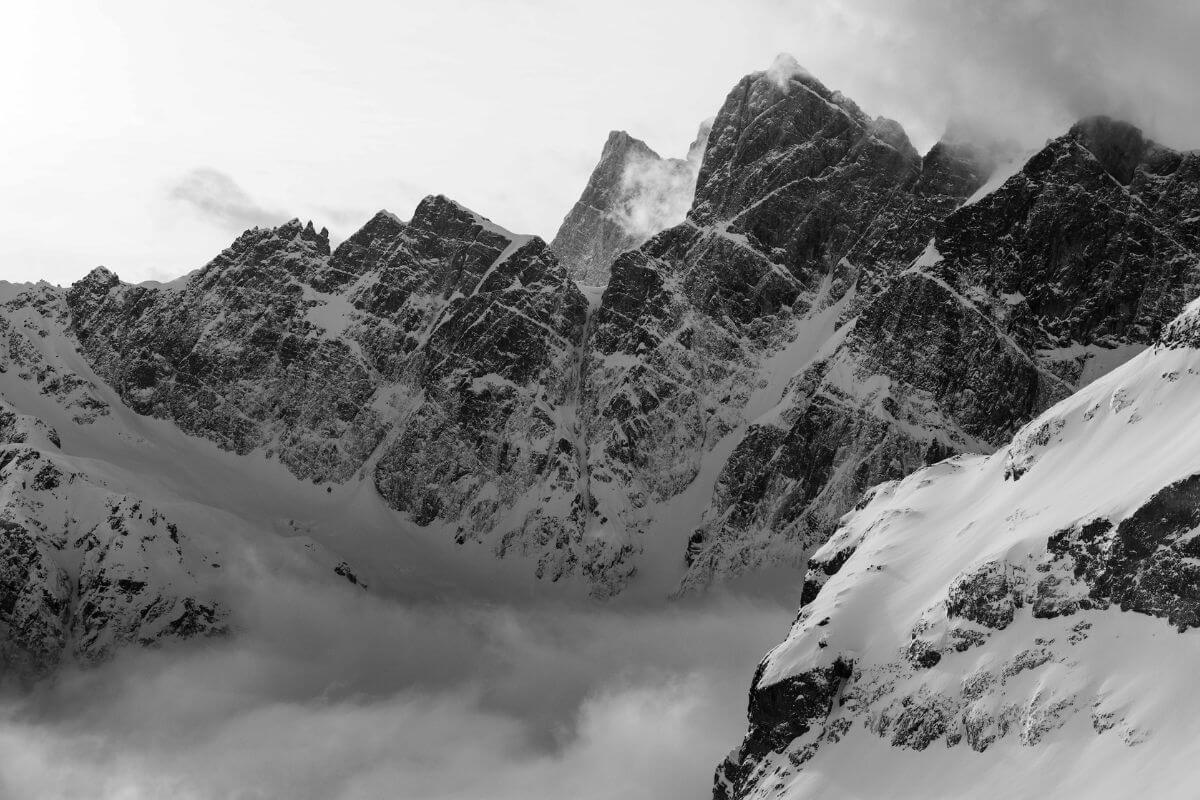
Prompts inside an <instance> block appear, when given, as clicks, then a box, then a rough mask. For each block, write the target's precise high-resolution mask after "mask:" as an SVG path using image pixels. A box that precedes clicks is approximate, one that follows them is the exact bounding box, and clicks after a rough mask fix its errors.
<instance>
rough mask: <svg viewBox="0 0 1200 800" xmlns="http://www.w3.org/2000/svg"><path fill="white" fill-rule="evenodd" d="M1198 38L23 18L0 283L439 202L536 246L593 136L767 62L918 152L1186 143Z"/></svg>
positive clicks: (742, 12)
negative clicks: (967, 122)
mask: <svg viewBox="0 0 1200 800" xmlns="http://www.w3.org/2000/svg"><path fill="white" fill-rule="evenodd" d="M1197 34H1200V4H1198V3H1194V2H1189V0H1178V1H1177V2H1167V1H1166V0H1164V1H1162V2H1153V1H1151V2H1136V3H1135V2H1111V1H1109V2H1106V1H1105V0H1054V2H1049V1H1048V0H1047V1H1043V0H1013V1H1012V2H998V1H997V2H978V3H972V2H967V1H966V0H920V1H919V0H857V1H855V0H794V1H793V2H782V1H781V0H628V1H627V0H605V1H604V2H598V1H595V2H570V1H565V0H553V1H551V0H504V2H500V1H499V0H438V2H429V0H419V1H418V0H411V1H403V0H402V1H400V2H386V3H385V2H366V1H365V0H343V2H339V3H337V4H331V3H329V2H325V1H324V0H322V1H321V2H317V1H316V0H288V1H287V2H254V3H245V2H233V1H232V0H211V1H210V2H204V3H174V2H172V3H164V2H157V1H154V0H146V1H145V2H133V1H132V0H105V1H104V2H101V0H73V1H71V2H66V1H64V0H39V2H23V3H14V4H10V5H9V6H8V7H6V9H5V19H4V24H3V28H2V30H0V96H2V97H3V99H4V107H5V123H4V125H3V126H0V188H2V191H0V214H2V215H3V219H4V222H5V232H4V235H3V236H0V278H7V279H9V280H31V279H36V278H43V277H44V278H47V279H49V280H52V281H55V282H69V281H71V280H74V279H76V278H78V277H79V276H80V275H82V274H83V273H85V272H86V271H87V270H88V269H90V268H91V267H93V266H96V265H98V264H104V265H106V266H108V267H110V268H111V269H113V270H115V271H116V272H117V273H118V274H119V275H121V276H122V277H123V278H125V279H126V280H135V281H136V280H145V279H165V278H172V277H175V276H177V275H179V274H182V273H183V272H186V271H188V270H191V269H194V268H195V267H198V266H200V265H202V264H203V263H204V262H205V261H207V260H208V259H209V258H211V257H212V256H213V255H215V254H216V253H217V252H218V251H219V250H220V249H221V248H222V247H224V246H225V245H226V244H228V243H229V241H231V240H232V238H233V237H234V236H236V234H237V233H238V232H240V231H241V230H242V229H244V228H246V227H248V226H251V225H254V224H266V223H278V222H280V221H283V220H285V219H287V218H289V217H292V216H300V217H302V218H306V219H307V218H312V219H313V220H314V221H315V222H316V223H317V225H318V226H320V225H326V226H328V227H329V228H330V230H331V231H332V232H333V233H334V235H335V237H337V238H341V237H344V236H346V235H348V234H349V233H351V232H353V230H355V229H356V228H357V227H358V226H359V225H361V224H362V223H363V222H365V221H366V219H368V218H369V216H370V215H371V214H372V213H373V212H374V211H376V210H378V209H379V208H387V209H389V210H391V211H394V212H396V213H397V214H399V215H400V216H402V217H405V218H407V217H408V216H409V215H410V214H411V211H412V209H413V207H414V206H415V205H416V203H417V201H418V200H419V199H420V198H421V197H423V196H424V195H426V194H429V193H443V194H447V195H449V196H451V197H453V198H455V199H457V200H459V201H460V202H462V203H464V204H466V205H468V206H470V207H472V208H474V209H475V210H476V211H478V212H479V213H482V214H484V215H486V216H488V217H491V218H492V219H493V220H495V221H496V222H498V223H500V224H502V225H505V226H506V227H509V228H512V229H514V230H518V231H522V232H532V233H538V234H540V235H542V236H544V237H546V238H550V237H551V236H552V235H553V234H554V231H555V228H556V227H557V224H558V222H559V221H560V220H561V218H562V216H563V214H565V213H566V211H567V210H568V208H569V207H570V205H571V204H572V202H573V201H574V200H575V198H576V197H577V196H578V194H579V192H580V190H581V189H582V187H583V184H584V182H585V180H586V178H587V175H588V173H589V171H590V170H591V167H592V166H593V165H594V163H595V160H596V158H597V156H598V155H599V151H600V148H601V146H602V144H603V142H604V139H605V136H606V134H607V132H608V131H609V130H611V129H614V128H623V129H625V130H628V131H629V132H630V133H631V134H633V135H635V136H638V137H640V138H643V139H645V140H646V141H648V142H649V143H650V145H651V146H652V147H654V148H656V149H657V150H659V152H660V153H662V154H664V155H683V153H684V151H685V149H686V147H687V145H688V143H689V142H690V141H691V139H692V137H693V136H694V134H695V129H696V126H697V124H698V123H699V122H700V120H702V119H704V118H706V117H709V116H712V115H713V114H715V113H716V111H717V109H718V108H719V106H720V104H721V101H722V100H723V98H724V96H725V94H726V92H727V91H728V90H729V88H730V87H732V85H733V84H734V83H735V82H736V81H737V80H738V78H740V77H741V76H742V75H744V74H746V73H747V72H751V71H754V70H757V69H763V68H765V67H766V66H767V65H769V64H770V63H771V61H772V60H773V59H774V57H775V55H776V54H777V53H779V52H782V51H786V52H790V53H792V54H793V55H795V57H796V58H797V60H798V61H799V62H800V63H801V64H802V65H804V66H805V67H806V68H808V69H809V70H810V71H812V72H813V73H815V74H816V75H817V76H818V77H819V78H821V79H822V80H823V81H824V82H825V83H826V84H827V85H829V86H830V87H831V88H835V89H841V90H842V91H844V92H845V93H846V94H847V95H849V96H850V97H852V98H854V99H855V100H856V101H857V102H858V103H859V104H860V105H861V106H862V107H863V108H864V110H865V111H867V112H868V113H870V114H882V115H885V116H890V117H893V118H895V119H897V120H899V121H900V122H901V123H902V124H903V125H904V126H905V128H906V129H907V130H908V131H909V133H910V136H911V137H912V138H913V140H914V143H915V144H917V146H918V147H919V148H924V147H927V146H929V145H930V144H932V142H933V141H935V140H936V138H937V136H938V135H939V134H940V132H941V130H942V128H943V127H944V125H945V123H946V120H947V118H948V117H949V116H951V115H960V114H961V115H966V116H972V117H981V118H983V119H984V120H985V121H987V122H988V124H990V125H992V126H994V127H995V128H997V131H998V132H999V133H1002V134H1004V135H1009V136H1015V137H1017V138H1020V139H1023V140H1025V143H1026V144H1031V143H1035V142H1038V141H1041V140H1042V139H1044V138H1046V137H1047V136H1050V135H1054V134H1055V133H1057V132H1060V131H1061V130H1062V128H1063V127H1065V126H1066V125H1068V124H1069V122H1070V120H1071V119H1073V118H1075V117H1078V116H1081V115H1083V114H1087V113H1110V114H1114V115H1119V116H1123V117H1127V118H1132V119H1133V120H1134V121H1136V122H1138V123H1139V124H1141V125H1142V126H1143V127H1145V128H1146V129H1147V131H1148V132H1149V133H1151V134H1152V135H1154V136H1156V137H1157V138H1159V139H1161V140H1162V141H1164V142H1166V143H1168V144H1172V145H1175V146H1182V147H1196V146H1200V109H1198V108H1197V106H1198V104H1197V103H1196V89H1195V85H1194V80H1195V75H1197V74H1200V48H1197V47H1196V46H1195V42H1196V40H1197Z"/></svg>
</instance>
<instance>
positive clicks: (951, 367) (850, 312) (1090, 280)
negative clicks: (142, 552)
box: [44, 60, 1200, 596]
mask: <svg viewBox="0 0 1200 800" xmlns="http://www.w3.org/2000/svg"><path fill="white" fill-rule="evenodd" d="M643 150H645V151H646V152H643ZM648 152H649V151H648V149H646V148H644V146H641V145H640V144H638V143H636V142H635V140H632V139H629V138H628V137H626V136H624V135H614V137H612V138H611V139H610V142H609V147H607V148H606V156H605V158H604V159H603V160H602V164H601V168H599V169H598V171H597V175H596V176H594V177H595V178H596V180H595V181H594V182H593V184H594V185H592V186H590V187H589V192H590V191H592V190H593V189H594V190H595V191H596V192H597V193H598V194H597V197H600V196H601V195H602V196H603V197H604V198H607V199H604V201H603V203H601V205H604V207H605V208H609V209H611V208H614V207H615V206H614V205H613V203H617V204H618V205H619V204H620V203H622V202H624V200H621V199H620V198H621V197H624V195H621V194H620V192H619V191H616V189H615V188H614V187H616V186H617V185H618V184H619V183H620V182H621V180H624V178H625V177H626V176H627V173H628V169H627V166H628V164H629V163H630V158H634V159H635V160H636V158H642V157H645V158H647V159H649V158H650V156H651V155H652V154H650V155H648V154H647V153H648ZM697 152H698V151H697ZM630 154H635V155H630ZM636 154H641V155H636ZM655 158H656V157H655ZM655 163H658V162H655ZM995 166H996V163H995V155H994V151H993V150H992V149H990V148H988V147H982V146H979V145H977V144H972V143H970V142H968V141H965V140H964V139H963V138H962V137H961V136H949V137H947V138H946V140H945V141H943V142H940V143H938V144H937V145H935V146H934V147H933V148H932V149H931V150H930V151H929V152H928V153H926V154H925V155H923V156H922V155H920V154H918V153H917V152H916V151H915V149H914V148H913V147H912V145H911V144H910V143H909V141H908V139H907V137H906V136H905V134H904V132H903V130H901V128H900V126H899V125H898V124H896V123H895V122H892V121H890V120H886V119H881V118H871V117H869V116H867V115H866V114H865V113H864V112H863V111H862V110H861V109H859V108H858V106H856V105H855V104H854V103H853V102H852V101H850V100H849V99H847V98H846V97H844V96H842V95H841V94H840V93H838V92H836V91H831V90H830V89H828V88H827V87H825V86H824V85H823V84H821V83H820V81H818V80H817V79H816V78H814V77H813V76H812V75H810V74H808V73H807V72H805V71H804V70H802V69H801V68H799V67H798V66H797V65H795V64H794V62H790V61H787V60H783V61H780V62H779V63H777V64H776V65H775V66H774V67H772V69H770V70H768V71H765V72H762V73H756V74H753V75H750V76H747V77H746V78H744V79H743V80H742V81H740V82H739V83H738V85H737V86H736V87H734V89H733V91H731V92H730V94H729V96H728V97H727V98H726V101H725V103H724V104H723V106H722V108H721V110H720V112H719V114H718V115H717V117H716V118H715V120H714V121H713V124H712V129H711V134H710V135H708V136H707V138H706V145H705V146H704V152H703V160H702V166H701V167H700V169H699V172H698V175H697V178H696V187H695V196H694V201H693V202H692V205H691V209H690V211H689V212H688V213H687V218H686V219H685V220H684V221H683V222H681V223H680V224H678V225H675V226H674V227H671V228H669V229H667V230H664V231H661V232H660V233H657V234H656V235H654V236H653V237H652V238H650V239H649V240H648V241H646V242H645V243H644V244H643V245H642V246H641V247H639V248H637V249H634V250H629V251H627V252H624V253H623V254H621V255H619V256H618V257H617V258H616V259H615V260H614V261H613V262H612V265H611V275H610V276H609V277H608V283H607V286H606V287H605V289H604V290H603V292H602V293H600V292H598V291H597V292H591V293H590V295H589V296H588V297H585V295H584V294H583V293H581V292H580V291H579V290H578V288H577V287H576V285H575V282H574V281H573V280H572V278H571V276H570V275H569V274H568V268H567V267H566V266H564V263H563V262H562V261H560V260H559V258H558V257H557V256H556V255H555V253H554V251H553V250H552V249H551V248H549V247H547V246H546V245H545V243H543V242H542V241H541V240H540V239H537V238H536V237H528V236H521V235H517V234H513V233H511V232H509V231H506V230H504V229H503V228H501V227H499V226H497V225H495V224H494V223H492V222H490V221H488V220H487V219H485V218H483V217H481V216H479V215H477V214H475V213H473V212H471V211H469V210H467V209H465V208H462V207H461V206H459V205H457V204H456V203H454V202H453V201H450V200H448V199H446V198H444V197H430V198H427V199H426V200H424V201H423V202H422V203H421V204H420V206H419V207H418V208H417V209H416V211H415V212H414V214H413V217H412V219H411V220H410V221H408V222H405V221H402V220H400V219H398V218H397V217H395V216H393V215H391V214H388V213H386V212H381V213H380V214H378V215H376V216H375V217H374V218H373V219H372V220H370V221H369V222H368V223H367V225H365V226H364V227H363V229H362V230H360V231H359V232H358V233H356V234H354V235H353V236H351V237H350V238H349V239H348V240H346V241H345V242H343V243H342V244H341V245H340V246H339V247H338V248H336V249H335V250H331V249H330V246H329V241H328V236H327V234H325V232H324V231H318V230H316V229H315V228H314V227H313V226H312V225H311V223H310V224H308V225H302V224H301V223H300V222H299V221H293V222H290V223H288V224H286V225H283V226H281V227H279V228H275V229H267V230H264V229H254V230H251V231H247V232H246V233H245V234H243V235H242V236H241V237H239V238H238V240H237V241H236V242H234V243H233V244H232V245H231V246H230V247H229V248H228V249H227V250H226V251H224V252H223V253H221V254H220V255H219V256H218V257H217V258H216V259H214V260H213V261H212V262H211V263H210V264H208V265H207V266H206V267H204V268H203V269H202V270H200V271H198V272H197V273H196V274H194V275H193V276H192V277H191V278H190V279H189V280H187V281H186V282H184V283H181V284H173V285H169V286H129V285H125V284H123V283H121V282H120V281H119V280H118V279H117V277H116V276H115V275H113V274H112V273H110V272H108V271H106V270H103V269H100V270H96V271H94V272H93V273H92V274H90V275H89V276H88V277H87V278H85V279H84V280H82V281H80V282H79V283H77V284H76V285H75V286H73V287H71V289H70V290H69V291H68V292H66V296H65V304H66V305H65V309H66V310H65V311H64V312H63V313H64V314H65V315H68V316H69V324H70V327H71V331H72V332H73V334H74V335H75V337H77V340H78V343H79V347H80V350H81V352H82V355H83V356H84V358H85V359H86V360H87V362H88V364H89V365H90V366H91V367H92V368H94V370H95V372H96V374H97V375H98V376H99V377H100V379H102V380H103V381H104V382H106V383H108V384H110V385H111V386H112V387H113V388H114V389H115V390H116V392H117V394H118V396H119V397H120V399H121V401H122V402H123V403H125V404H126V405H128V406H129V407H130V408H132V409H134V410H135V411H137V412H138V413H141V414H145V415H150V416H153V417H157V418H160V419H166V420H170V421H172V422H173V423H175V424H176V425H178V426H179V427H180V428H182V429H183V430H184V431H187V432H189V433H192V434H196V435H199V436H203V437H205V438H207V439H210V440H212V441H214V442H216V443H217V444H218V445H219V446H221V447H222V448H225V449H227V450H232V451H234V452H237V453H241V454H248V453H251V452H260V453H265V454H267V455H268V456H269V457H271V458H276V459H278V460H279V462H281V463H282V464H283V465H284V466H286V467H287V469H288V470H290V471H291V472H292V473H293V474H294V475H296V476H298V477H301V478H303V479H307V480H311V481H313V482H315V483H317V484H323V485H325V486H326V487H327V488H332V487H333V486H335V485H338V484H343V483H348V482H355V481H359V480H363V481H368V482H370V483H371V484H372V485H373V487H374V489H375V491H376V492H377V493H378V494H379V496H381V497H382V498H383V499H384V500H385V501H386V502H387V503H388V504H389V505H390V506H391V507H392V508H393V509H395V510H397V511H400V512H402V513H403V514H405V515H407V517H408V518H409V519H411V520H412V521H413V522H415V523H416V524H418V525H422V526H432V527H435V528H437V529H439V530H441V529H443V528H444V529H445V535H446V536H447V537H453V538H455V539H457V540H458V541H459V542H465V541H468V540H478V541H482V542H486V543H487V544H488V546H489V547H490V548H491V549H492V550H493V551H494V552H495V553H497V554H498V555H504V554H507V553H520V554H523V555H526V556H529V557H530V558H532V559H534V560H535V561H536V567H535V570H536V572H537V574H538V575H539V576H543V577H546V578H549V579H558V578H561V577H564V576H568V575H577V576H583V578H584V579H585V580H586V581H587V582H588V583H589V584H590V585H591V587H592V590H593V591H594V593H595V594H597V595H601V596H608V595H611V594H614V593H616V592H619V591H621V590H622V589H624V588H625V587H626V586H627V585H628V584H629V582H630V581H631V580H632V578H633V577H634V575H635V574H637V572H638V570H639V569H640V568H641V567H642V566H644V565H646V564H647V563H648V559H650V558H651V556H650V555H648V553H649V552H650V551H651V550H653V551H654V554H655V555H654V558H656V559H659V560H660V561H662V563H655V564H653V565H651V566H652V567H653V570H654V572H655V574H656V575H658V576H660V577H661V576H663V575H669V576H671V577H670V578H669V580H670V582H671V583H672V584H677V585H676V588H677V589H678V590H680V591H691V590H696V589H701V588H703V587H705V586H707V585H708V584H709V583H710V582H712V581H714V580H721V579H725V578H728V577H731V576H735V575H738V574H741V573H743V572H747V571H751V570H754V569H757V568H759V567H761V566H764V565H775V564H786V565H793V566H797V567H799V566H802V565H803V563H804V560H805V557H806V555H807V554H808V553H810V552H811V551H812V550H813V549H814V548H815V547H817V546H819V545H820V544H821V542H823V541H824V540H825V539H826V538H827V537H828V536H829V535H830V534H831V533H832V532H833V530H834V528H835V527H836V524H837V520H838V519H839V518H840V517H841V516H842V515H843V514H844V513H845V512H846V511H848V510H849V509H850V508H851V507H852V506H853V504H854V503H855V502H856V500H857V498H858V497H859V496H860V495H861V494H862V492H863V491H864V490H866V489H867V488H869V487H870V486H872V485H874V484H876V483H879V482H880V481H886V480H892V479H897V478H900V477H903V476H904V475H906V474H908V473H910V472H911V471H913V470H915V469H918V468H920V467H921V466H923V465H925V464H929V463H933V462H935V461H938V460H940V459H942V458H944V457H946V456H948V455H951V454H953V453H958V452H990V451H991V450H994V449H995V448H997V447H999V446H1000V445H1001V444H1003V443H1004V442H1005V441H1006V440H1007V439H1008V438H1010V437H1011V436H1012V435H1013V433H1014V432H1015V431H1016V430H1017V429H1018V428H1019V427H1020V426H1021V425H1023V424H1024V423H1025V422H1027V421H1028V420H1029V419H1031V418H1033V417H1034V416H1036V415H1037V414H1038V413H1040V412H1041V411H1042V410H1044V409H1045V408H1047V407H1048V406H1050V405H1051V404H1053V403H1054V402H1056V401H1058V400H1060V399H1062V398H1064V397H1066V396H1067V395H1069V394H1070V393H1071V392H1072V391H1074V390H1075V389H1076V388H1077V387H1079V386H1080V385H1083V384H1085V383H1087V382H1088V381H1090V380H1092V379H1093V378H1095V377H1096V376H1098V375H1101V374H1103V373H1105V372H1107V371H1108V370H1110V369H1112V368H1113V367H1115V366H1116V365H1118V364H1120V363H1121V362H1123V361H1124V360H1126V359H1128V358H1129V357H1130V356H1132V355H1133V354H1134V353H1136V352H1137V351H1138V350H1139V349H1141V348H1143V347H1145V346H1146V345H1147V344H1148V343H1150V342H1152V341H1153V340H1154V337H1155V336H1156V335H1157V334H1158V332H1159V330H1160V329H1161V327H1162V325H1163V324H1164V322H1165V321H1166V320H1168V319H1170V317H1171V316H1172V315H1173V314H1174V313H1176V312H1177V311H1178V310H1179V308H1180V307H1181V306H1182V304H1183V302H1184V300H1185V298H1187V297H1188V295H1189V293H1190V292H1192V291H1194V290H1196V288H1197V286H1196V274H1195V273H1196V264H1197V259H1196V258H1195V256H1194V253H1195V251H1196V247H1197V236H1200V234H1198V233H1197V229H1196V223H1195V222H1194V215H1188V214H1186V213H1184V212H1185V210H1186V209H1188V208H1190V207H1191V204H1194V203H1195V202H1196V199H1197V198H1196V192H1197V190H1198V189H1197V185H1198V184H1197V173H1196V168H1195V167H1196V156H1195V155H1194V154H1187V153H1176V152H1174V151H1170V150H1168V149H1166V148H1163V147H1161V146H1159V145H1156V144H1154V143H1152V142H1148V141H1146V140H1145V139H1144V138H1143V137H1142V136H1141V134H1140V133H1138V132H1137V131H1136V130H1135V129H1133V128H1131V127H1130V126H1127V125H1124V124H1122V123H1117V122H1113V121H1111V120H1103V119H1096V120H1088V121H1085V122H1082V123H1080V124H1079V125H1077V126H1075V127H1074V128H1073V129H1072V130H1071V131H1069V132H1068V133H1067V134H1066V135H1064V136H1062V137H1060V138H1058V139H1056V140H1054V141H1052V142H1050V143H1049V144H1048V145H1047V146H1046V147H1045V148H1044V149H1043V150H1042V151H1041V152H1039V153H1038V154H1037V155H1035V156H1034V157H1033V158H1032V159H1031V160H1029V162H1028V163H1027V164H1025V165H1024V168H1023V169H1022V170H1020V171H1017V172H1016V173H1015V174H1013V175H1012V176H1011V177H1010V178H1008V179H1007V180H1003V181H1001V180H996V181H993V182H991V183H988V181H989V176H990V175H991V173H992V171H993V169H994V168H995ZM597 202H600V201H597ZM605 204H607V205H605ZM585 205H586V204H585ZM560 238H561V237H560ZM568 238H569V237H568ZM584 238H586V237H584ZM558 241H559V240H557V239H556V243H558ZM589 297H590V300H589ZM75 380H76V378H74V377H73V376H72V375H69V374H68V375H63V376H60V378H59V379H58V380H55V379H54V377H53V376H50V375H49V374H47V377H46V379H45V381H44V383H45V385H46V386H47V387H52V388H48V389H47V391H52V392H55V393H56V396H57V395H61V396H62V397H64V398H72V399H70V400H69V401H65V402H71V403H74V404H75V405H74V406H73V407H77V408H78V409H79V416H80V419H81V420H86V418H88V417H90V416H94V415H98V414H103V413H104V408H103V407H102V406H103V403H100V404H99V405H96V404H94V403H93V402H92V401H91V400H89V394H88V392H87V391H86V386H82V385H76V384H75V383H74V381H75ZM663 554H665V555H663ZM680 576H682V577H681V578H680Z"/></svg>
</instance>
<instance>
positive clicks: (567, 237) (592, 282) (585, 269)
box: [550, 122, 711, 286]
mask: <svg viewBox="0 0 1200 800" xmlns="http://www.w3.org/2000/svg"><path fill="white" fill-rule="evenodd" d="M710 124H711V122H705V123H704V124H702V125H701V126H700V131H699V133H698V134H697V136H696V139H695V141H693V142H692V144H691V147H689V148H688V153H687V157H686V158H682V159H679V158H663V157H661V156H660V155H658V153H655V152H654V151H653V150H651V149H650V147H649V146H648V145H647V144H646V143H645V142H643V141H641V140H639V139H635V138H633V137H632V136H630V135H629V134H627V133H625V132H624V131H613V132H612V133H610V134H609V136H608V141H606V142H605V143H604V150H603V151H602V152H601V154H600V162H599V163H598V164H597V165H596V168H595V169H594V170H592V174H591V177H589V178H588V182H587V186H585V187H584V190H583V194H582V195H581V196H580V198H579V200H578V202H576V203H575V205H574V206H573V207H572V208H571V210H570V212H568V213H567V216H566V217H565V218H564V219H563V221H562V225H560V226H559V229H558V233H557V234H555V236H554V240H553V241H552V242H551V243H550V248H551V249H552V250H553V251H554V252H555V253H557V254H558V256H559V258H560V259H562V262H563V265H564V266H566V268H567V271H568V272H569V273H570V275H571V277H572V278H574V279H575V280H577V281H579V282H580V283H581V284H584V285H586V286H603V285H605V284H607V283H608V276H609V270H610V269H611V267H612V262H613V259H615V258H616V257H617V256H618V255H620V254H621V253H623V252H625V251H626V250H632V249H634V248H636V247H638V246H639V245H641V244H642V243H643V242H645V241H646V240H647V239H649V238H650V237H651V236H653V235H654V234H656V233H658V232H659V231H662V230H665V229H667V228H669V227H671V226H672V225H677V224H679V223H680V222H682V221H683V219H684V216H685V215H686V214H687V210H688V208H690V207H691V204H692V195H693V194H694V193H695V189H696V174H697V172H699V170H700V160H701V158H702V157H703V155H704V145H705V143H706V142H707V140H708V131H709V125H710Z"/></svg>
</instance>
